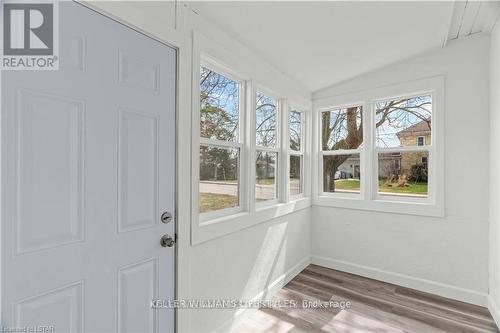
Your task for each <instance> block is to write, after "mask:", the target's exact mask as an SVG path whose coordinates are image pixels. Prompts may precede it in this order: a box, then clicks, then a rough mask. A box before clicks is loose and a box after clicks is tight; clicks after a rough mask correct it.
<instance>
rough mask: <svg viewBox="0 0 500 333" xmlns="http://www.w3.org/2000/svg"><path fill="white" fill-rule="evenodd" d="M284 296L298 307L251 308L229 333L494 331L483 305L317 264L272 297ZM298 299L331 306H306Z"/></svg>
mask: <svg viewBox="0 0 500 333" xmlns="http://www.w3.org/2000/svg"><path fill="white" fill-rule="evenodd" d="M287 300H292V301H295V302H296V304H297V308H279V307H273V308H261V309H259V310H256V311H252V312H251V313H250V314H249V315H248V316H246V317H245V318H244V319H243V320H242V321H241V322H240V323H239V324H238V325H237V326H236V327H235V329H234V330H233V333H260V332H266V333H303V332H308V333H312V332H336V333H337V332H338V333H364V332H411V333H428V332H429V333H431V332H432V333H434V332H436V333H443V332H450V333H460V332H471V333H475V332H499V330H498V328H497V327H496V325H495V322H494V321H493V319H492V317H491V315H490V313H489V312H488V310H487V309H486V308H483V307H480V306H476V305H471V304H467V303H462V302H459V301H455V300H451V299H448V298H443V297H440V296H436V295H432V294H428V293H424V292H420V291H416V290H413V289H408V288H404V287H400V286H397V285H393V284H389V283H385V282H380V281H376V280H372V279H368V278H364V277H361V276H357V275H353V274H348V273H344V272H340V271H336V270H333V269H328V268H323V267H320V266H316V265H310V266H309V267H307V268H306V269H305V270H304V271H302V272H301V273H300V274H299V275H297V276H296V277H295V278H294V279H293V280H292V281H290V282H289V283H288V284H287V285H286V286H285V287H284V288H283V289H281V290H280V291H279V292H278V293H277V295H276V296H275V297H274V298H273V302H276V303H278V302H280V301H281V302H282V303H281V304H285V303H283V302H284V301H287ZM342 300H343V301H349V302H351V305H350V308H349V309H340V308H335V307H334V306H335V303H333V302H334V301H342ZM303 301H311V302H312V301H321V302H331V303H330V304H331V305H332V307H330V308H329V307H324V308H306V307H302V304H303ZM276 303H275V304H276ZM309 304H310V303H309ZM316 305H318V304H316Z"/></svg>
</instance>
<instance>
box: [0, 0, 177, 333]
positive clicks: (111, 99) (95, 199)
mask: <svg viewBox="0 0 500 333" xmlns="http://www.w3.org/2000/svg"><path fill="white" fill-rule="evenodd" d="M59 33H60V43H59V44H60V69H59V70H58V71H12V72H8V71H6V72H3V73H2V110H1V111H2V112H1V117H2V118H1V131H2V136H1V150H2V151H1V158H2V174H1V175H2V178H1V181H2V192H1V195H2V198H1V204H2V206H1V211H2V224H1V228H2V229H1V239H2V244H1V251H2V253H1V313H2V323H1V325H2V326H4V327H22V326H40V325H48V326H54V327H55V332H171V331H173V328H174V321H173V320H174V319H173V310H167V309H161V310H153V309H151V307H150V304H151V301H152V300H153V299H157V298H159V299H171V298H173V296H174V248H173V247H172V248H169V247H162V246H161V245H160V238H161V237H162V236H163V235H165V234H169V235H174V230H175V229H174V222H173V221H172V222H169V223H162V221H161V220H160V219H161V215H162V213H163V212H167V211H168V212H170V213H171V214H172V215H174V216H175V211H174V208H175V205H174V196H175V156H176V155H175V106H176V101H175V90H176V88H175V79H176V51H175V49H173V48H170V47H168V46H166V45H163V44H161V43H159V42H157V41H155V40H153V39H151V38H148V37H146V36H144V35H142V34H140V33H138V32H136V31H133V30H131V29H130V28H128V27H125V26H123V25H121V24H119V23H117V22H115V21H113V20H111V19H109V18H106V17H104V16H102V15H100V14H98V13H95V12H93V11H91V10H89V9H87V8H85V7H83V6H81V5H78V4H76V3H71V2H61V4H60V31H59Z"/></svg>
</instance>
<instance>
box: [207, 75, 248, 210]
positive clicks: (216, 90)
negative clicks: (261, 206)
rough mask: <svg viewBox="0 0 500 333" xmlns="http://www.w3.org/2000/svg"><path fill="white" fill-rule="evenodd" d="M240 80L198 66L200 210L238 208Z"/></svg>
mask: <svg viewBox="0 0 500 333" xmlns="http://www.w3.org/2000/svg"><path fill="white" fill-rule="evenodd" d="M242 90H243V89H242V83H241V82H239V81H238V80H236V79H233V78H230V77H229V75H225V74H221V73H219V72H218V71H215V70H213V69H211V68H209V67H208V66H201V68H200V152H199V154H200V155H199V157H200V170H199V172H200V173H199V175H200V178H199V212H200V213H206V214H211V215H216V214H217V212H218V213H220V211H223V213H230V212H231V211H238V210H239V208H240V197H241V195H240V172H241V163H240V159H241V149H242V145H241V126H240V124H241V118H242V117H241V116H240V110H241V104H242V103H241V92H242Z"/></svg>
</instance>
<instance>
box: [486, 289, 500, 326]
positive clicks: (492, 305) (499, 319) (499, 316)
mask: <svg viewBox="0 0 500 333" xmlns="http://www.w3.org/2000/svg"><path fill="white" fill-rule="evenodd" d="M488 310H489V311H490V314H491V316H492V317H493V319H494V320H495V323H496V324H497V326H498V328H499V329H500V308H499V307H498V305H497V304H496V302H495V301H494V300H493V298H491V296H490V295H488Z"/></svg>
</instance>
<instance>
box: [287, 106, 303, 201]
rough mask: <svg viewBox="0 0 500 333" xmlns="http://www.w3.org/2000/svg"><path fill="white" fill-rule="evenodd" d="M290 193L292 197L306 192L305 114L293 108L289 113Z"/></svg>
mask: <svg viewBox="0 0 500 333" xmlns="http://www.w3.org/2000/svg"><path fill="white" fill-rule="evenodd" d="M289 131H290V133H289V137H290V147H289V154H288V155H289V163H290V173H289V193H290V196H291V197H294V196H298V195H300V194H302V193H303V192H304V184H303V172H304V171H303V170H304V150H303V149H304V147H303V145H304V143H303V139H302V138H303V114H302V112H299V111H296V110H291V111H290V115H289Z"/></svg>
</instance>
